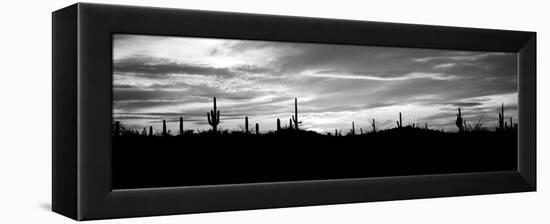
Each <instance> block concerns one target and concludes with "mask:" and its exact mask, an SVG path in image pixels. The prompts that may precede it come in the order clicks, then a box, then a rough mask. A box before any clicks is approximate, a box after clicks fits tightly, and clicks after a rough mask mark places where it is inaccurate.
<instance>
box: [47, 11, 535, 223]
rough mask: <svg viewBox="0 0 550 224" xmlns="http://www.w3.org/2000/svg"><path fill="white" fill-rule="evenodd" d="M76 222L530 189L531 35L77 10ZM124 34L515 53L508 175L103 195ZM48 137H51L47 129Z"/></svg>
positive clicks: (108, 184)
mask: <svg viewBox="0 0 550 224" xmlns="http://www.w3.org/2000/svg"><path fill="white" fill-rule="evenodd" d="M77 6H78V94H77V96H74V97H77V99H78V161H77V162H78V165H77V167H78V178H77V179H78V186H79V189H78V206H77V209H78V210H77V213H78V215H77V219H79V220H84V219H86V220H87V219H100V218H114V217H131V216H148V215H167V214H179V213H195V212H211V211H227V210H241V209H257V208H272V207H288V206H304V205H320V204H336V203H351V202H366V201H380V200H396V199H413V198H428V197H442V196H461V195H473V194H489V193H507V192H521V191H534V190H535V189H536V184H535V182H536V163H535V160H536V156H535V153H536V146H535V144H536V141H535V140H536V139H535V138H536V126H535V125H536V116H535V115H536V105H535V103H536V98H535V93H536V90H535V87H536V85H535V81H536V61H535V60H536V42H535V36H536V34H535V33H534V32H519V31H503V30H486V29H471V28H456V27H441V26H425V25H408V24H395V23H379V22H363V21H349V20H331V19H317V18H300V17H288V16H268V15H254V14H239V13H223V12H208V11H193V10H180V9H162V8H146V7H127V6H113V5H97V4H82V3H80V4H78V5H77ZM113 33H132V34H149V35H170V36H188V37H214V38H232V39H251V40H271V41H294V42H314V43H335V44H357V45H375V46H393V47H417V48H440V49H459V50H477V51H501V52H517V53H519V54H518V61H519V71H518V72H519V85H520V86H519V98H520V99H519V106H520V107H519V114H520V120H521V124H520V126H519V130H520V134H519V152H518V153H519V156H518V157H519V158H518V160H519V161H518V164H519V167H518V170H517V171H505V172H487V173H463V174H447V175H420V176H403V177H384V178H361V179H344V180H320V181H300V182H279V183H260V184H236V185H216V186H197V187H173V188H151V189H136V190H115V191H113V190H112V189H111V178H110V176H111V174H110V171H111V164H110V150H111V144H110V140H111V133H110V128H111V127H110V125H111V85H112V83H111V76H112V74H111V64H112V60H111V53H112V48H111V41H112V39H111V35H112V34H113ZM54 131H55V130H54Z"/></svg>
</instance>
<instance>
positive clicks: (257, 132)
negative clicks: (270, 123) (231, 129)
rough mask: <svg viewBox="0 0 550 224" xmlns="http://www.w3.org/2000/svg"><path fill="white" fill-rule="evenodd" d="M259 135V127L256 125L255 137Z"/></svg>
mask: <svg viewBox="0 0 550 224" xmlns="http://www.w3.org/2000/svg"><path fill="white" fill-rule="evenodd" d="M259 134H260V125H259V124H258V123H256V135H259Z"/></svg>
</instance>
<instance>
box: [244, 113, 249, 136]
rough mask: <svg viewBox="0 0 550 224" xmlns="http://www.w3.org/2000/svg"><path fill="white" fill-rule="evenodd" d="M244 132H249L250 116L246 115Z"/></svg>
mask: <svg viewBox="0 0 550 224" xmlns="http://www.w3.org/2000/svg"><path fill="white" fill-rule="evenodd" d="M244 133H246V134H248V133H249V132H248V116H245V117H244Z"/></svg>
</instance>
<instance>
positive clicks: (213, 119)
mask: <svg viewBox="0 0 550 224" xmlns="http://www.w3.org/2000/svg"><path fill="white" fill-rule="evenodd" d="M206 117H207V118H208V124H209V125H210V126H212V132H213V133H217V132H218V124H220V111H219V110H218V109H217V107H216V97H214V110H210V112H206Z"/></svg>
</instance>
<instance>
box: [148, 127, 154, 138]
mask: <svg viewBox="0 0 550 224" xmlns="http://www.w3.org/2000/svg"><path fill="white" fill-rule="evenodd" d="M149 136H153V126H149Z"/></svg>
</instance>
